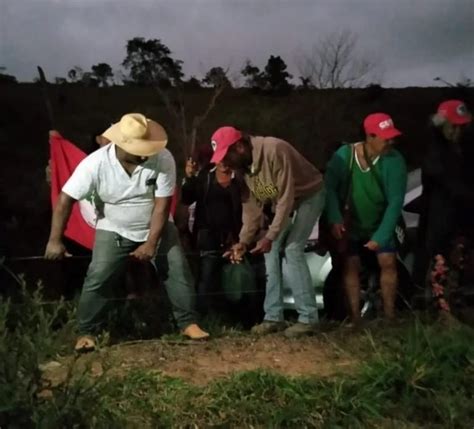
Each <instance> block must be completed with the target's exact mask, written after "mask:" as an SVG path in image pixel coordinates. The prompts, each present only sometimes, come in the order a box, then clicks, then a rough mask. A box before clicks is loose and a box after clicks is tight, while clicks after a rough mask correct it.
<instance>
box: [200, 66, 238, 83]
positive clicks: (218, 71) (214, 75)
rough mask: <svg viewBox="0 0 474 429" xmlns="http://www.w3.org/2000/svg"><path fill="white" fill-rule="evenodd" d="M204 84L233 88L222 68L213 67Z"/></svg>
mask: <svg viewBox="0 0 474 429" xmlns="http://www.w3.org/2000/svg"><path fill="white" fill-rule="evenodd" d="M202 82H203V83H204V84H205V85H210V86H213V87H216V86H221V85H224V86H232V84H231V83H230V80H229V78H228V77H227V71H225V70H224V69H223V68H222V67H212V68H211V69H210V70H209V71H208V72H207V73H206V76H205V77H204V79H203V80H202Z"/></svg>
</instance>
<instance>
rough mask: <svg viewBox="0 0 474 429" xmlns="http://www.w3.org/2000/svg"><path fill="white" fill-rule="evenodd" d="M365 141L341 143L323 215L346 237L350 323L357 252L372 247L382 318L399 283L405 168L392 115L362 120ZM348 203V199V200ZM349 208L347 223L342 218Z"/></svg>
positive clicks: (355, 312)
mask: <svg viewBox="0 0 474 429" xmlns="http://www.w3.org/2000/svg"><path fill="white" fill-rule="evenodd" d="M364 130H365V134H366V137H365V141H363V142H359V143H355V144H351V145H344V146H342V147H341V148H340V149H339V150H338V151H337V152H336V153H335V154H334V155H333V157H332V158H331V160H330V161H329V163H328V167H327V171H326V176H325V182H326V187H327V201H326V214H327V219H328V222H329V224H330V226H331V234H332V235H333V237H334V238H335V239H336V240H342V239H346V238H347V239H348V249H347V252H346V254H345V255H344V256H345V257H344V259H343V282H344V288H345V292H346V295H347V301H348V304H349V311H350V318H351V322H352V323H354V324H358V323H359V322H360V307H359V306H360V301H359V299H360V298H359V297H360V281H359V272H360V266H361V260H360V255H361V254H362V253H363V252H366V251H370V252H375V253H376V255H377V260H378V263H379V266H380V270H381V274H380V286H381V290H382V298H383V307H384V313H385V317H387V318H388V319H393V318H394V316H395V297H396V290H397V284H398V273H397V264H396V252H397V248H396V240H395V229H396V226H397V223H398V220H399V219H400V216H401V211H402V207H403V200H404V197H405V192H406V181H407V169H406V164H405V161H404V159H403V157H402V155H401V154H400V153H399V152H398V151H397V150H395V149H393V143H394V139H395V138H396V137H398V136H399V135H400V134H401V133H400V131H398V130H397V129H396V128H395V126H394V124H393V121H392V119H391V118H390V116H388V115H386V114H384V113H374V114H371V115H369V116H367V118H366V119H365V120H364ZM346 203H347V204H346ZM345 205H346V207H348V211H349V219H350V225H349V222H348V221H347V220H344V215H343V206H345Z"/></svg>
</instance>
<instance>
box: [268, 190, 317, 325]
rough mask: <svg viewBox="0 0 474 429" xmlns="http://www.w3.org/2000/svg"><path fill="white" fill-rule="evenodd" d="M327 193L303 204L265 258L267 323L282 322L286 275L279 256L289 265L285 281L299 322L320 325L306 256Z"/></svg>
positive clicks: (309, 199) (310, 198)
mask: <svg viewBox="0 0 474 429" xmlns="http://www.w3.org/2000/svg"><path fill="white" fill-rule="evenodd" d="M325 197H326V192H325V190H324V189H322V190H321V191H319V192H317V193H315V194H314V195H312V196H311V197H309V198H307V199H305V200H303V201H301V203H300V205H299V206H298V208H297V210H296V213H295V215H294V216H293V219H289V220H288V223H287V224H286V226H285V227H284V229H283V230H282V231H281V232H280V234H279V235H278V237H277V238H276V240H275V241H274V242H273V245H272V250H271V251H270V252H269V253H267V254H266V255H265V266H266V270H267V285H266V293H265V302H264V304H263V306H264V311H265V320H268V321H274V322H279V321H283V287H282V281H283V275H282V266H281V263H282V261H281V257H280V253H281V252H283V257H284V258H285V259H286V264H287V265H288V270H287V272H288V278H286V279H285V284H287V285H288V286H289V287H290V288H291V290H292V293H293V297H294V299H295V307H296V311H297V312H298V321H299V322H301V323H317V322H318V320H319V318H318V310H317V307H316V299H315V292H314V288H313V285H312V281H311V275H310V272H309V268H308V265H307V264H306V259H305V255H304V248H305V245H306V242H307V240H308V238H309V236H310V235H311V231H312V230H313V227H314V225H315V223H316V221H317V220H318V218H319V216H320V215H321V212H322V211H323V208H324V203H325Z"/></svg>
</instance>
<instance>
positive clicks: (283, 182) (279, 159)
mask: <svg viewBox="0 0 474 429" xmlns="http://www.w3.org/2000/svg"><path fill="white" fill-rule="evenodd" d="M274 168H275V169H276V170H277V171H276V180H275V182H276V186H277V189H278V200H277V202H276V205H275V216H274V217H273V221H272V223H271V224H270V226H269V228H268V232H267V234H266V235H265V238H266V239H267V240H270V241H274V240H275V239H276V238H277V237H278V234H280V232H281V230H282V229H283V227H284V225H285V223H286V222H287V221H288V219H289V217H290V214H291V212H292V211H293V207H294V204H295V181H294V173H293V170H292V165H291V162H290V159H289V154H287V152H286V151H285V149H284V146H281V149H280V150H279V151H278V152H277V153H276V155H275V161H274Z"/></svg>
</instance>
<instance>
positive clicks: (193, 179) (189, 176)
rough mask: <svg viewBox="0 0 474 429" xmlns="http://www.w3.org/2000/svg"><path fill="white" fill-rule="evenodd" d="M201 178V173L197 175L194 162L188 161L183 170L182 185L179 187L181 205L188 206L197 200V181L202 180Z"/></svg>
mask: <svg viewBox="0 0 474 429" xmlns="http://www.w3.org/2000/svg"><path fill="white" fill-rule="evenodd" d="M206 171H207V170H206ZM203 177H204V176H203V171H201V172H200V173H199V174H197V164H196V162H195V161H193V160H192V159H188V161H186V167H185V169H184V179H183V183H182V185H181V202H182V203H183V204H185V205H187V206H190V205H191V204H193V203H195V202H196V200H197V199H198V186H199V180H200V179H201V180H202V178H203ZM206 177H207V176H206Z"/></svg>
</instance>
